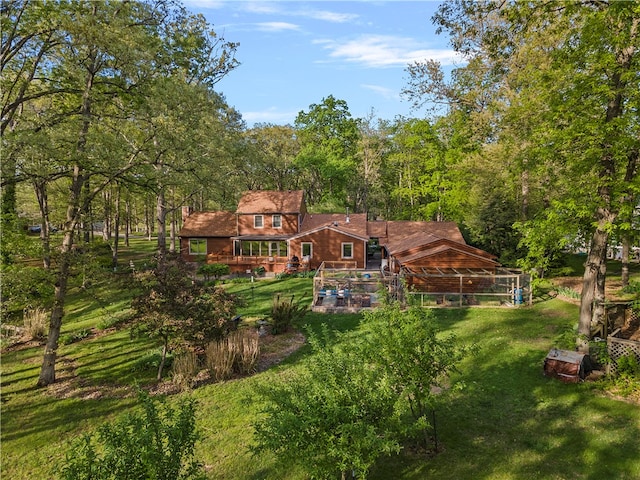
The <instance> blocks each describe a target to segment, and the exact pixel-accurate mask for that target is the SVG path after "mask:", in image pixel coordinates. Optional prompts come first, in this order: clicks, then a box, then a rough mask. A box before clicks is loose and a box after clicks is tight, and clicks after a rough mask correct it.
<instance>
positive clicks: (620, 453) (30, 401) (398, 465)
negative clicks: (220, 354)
mask: <svg viewBox="0 0 640 480" xmlns="http://www.w3.org/2000/svg"><path fill="white" fill-rule="evenodd" d="M109 285H110V286H107V285H103V286H101V289H100V290H99V292H100V293H99V295H98V294H96V295H95V296H94V298H93V299H87V298H86V297H83V296H77V297H74V298H72V299H70V300H71V301H70V303H69V305H68V312H69V314H70V315H69V323H67V325H66V327H65V331H64V333H65V334H67V335H73V333H74V332H78V331H83V330H87V329H89V331H90V334H89V335H87V336H86V338H84V339H81V340H79V341H74V342H70V343H69V344H67V345H63V346H62V347H61V350H60V363H59V369H60V370H59V372H60V373H61V376H62V377H63V378H66V380H65V381H62V382H59V384H58V385H56V386H54V387H52V388H49V389H44V390H39V389H36V388H35V383H36V380H37V376H38V372H39V367H40V361H41V354H42V348H41V347H40V346H33V345H24V346H23V347H22V348H13V349H9V350H5V351H4V352H3V354H2V467H1V468H2V470H1V475H2V477H3V478H14V479H27V478H29V479H31V478H54V477H55V471H56V468H58V467H59V466H60V465H61V464H62V462H63V461H64V455H65V451H66V450H67V447H68V444H69V442H70V441H71V440H73V439H75V438H77V437H78V436H79V435H81V434H83V433H87V432H92V431H94V430H95V428H96V427H97V426H98V425H100V424H101V423H103V422H105V421H109V420H112V419H114V418H115V417H116V416H117V415H120V414H122V413H125V412H127V411H129V410H130V409H131V408H135V407H134V403H135V400H134V398H135V397H134V395H133V391H134V385H142V386H143V387H145V388H148V387H150V386H151V385H152V383H153V377H154V374H155V363H154V362H156V361H157V356H158V348H157V346H156V345H154V344H151V343H150V342H149V341H148V340H145V339H131V338H130V336H129V333H128V330H127V328H124V329H123V328H114V327H109V326H107V324H108V322H105V320H106V319H108V318H109V317H113V316H117V315H118V312H121V311H122V310H123V309H124V308H126V296H127V294H128V292H123V291H122V290H121V289H118V283H117V282H111V283H109ZM229 288H230V289H232V290H233V291H235V292H237V293H239V294H241V295H242V296H243V297H244V298H245V299H246V300H247V305H246V306H245V307H243V309H242V311H241V313H243V315H244V316H245V318H246V319H251V318H257V317H260V316H262V315H265V313H266V312H267V311H268V308H269V306H270V302H271V298H272V296H273V295H274V294H275V293H279V292H286V293H287V294H295V295H296V298H299V297H301V296H303V295H306V298H308V299H309V301H311V290H312V280H311V279H289V280H280V281H279V280H261V281H258V282H255V283H251V284H249V283H240V284H232V285H230V287H229ZM97 299H99V301H98V300H97ZM435 315H436V317H437V320H438V323H439V325H440V326H441V328H442V329H443V331H445V332H451V333H455V334H456V335H457V336H458V338H459V339H460V341H462V342H465V343H476V344H477V345H478V346H479V347H480V351H479V354H478V355H477V356H475V357H472V358H468V359H467V360H466V361H465V362H464V363H463V364H462V365H461V369H460V372H459V374H457V375H456V378H453V379H452V383H455V384H460V385H463V386H464V388H462V389H460V390H459V391H456V393H455V395H454V396H453V399H452V401H451V402H449V403H448V404H447V405H446V406H442V407H441V409H440V411H439V412H438V432H439V437H440V438H439V440H440V445H441V447H442V451H441V452H440V453H439V454H437V455H435V456H433V455H432V456H425V455H424V454H420V453H417V452H412V451H403V452H402V453H401V454H400V455H399V456H396V457H389V458H385V459H383V460H382V461H381V462H380V463H379V465H377V466H376V468H375V469H374V471H373V473H372V475H371V477H370V478H372V479H388V478H399V479H424V478H430V479H482V478H485V479H492V480H494V479H497V480H500V479H505V480H506V479H572V480H573V479H600V478H608V479H636V478H640V462H638V458H640V444H639V443H638V441H637V439H638V438H640V404H639V403H638V402H637V401H635V402H634V401H633V397H631V398H629V397H626V398H623V397H620V396H617V395H616V394H615V392H604V391H603V390H602V389H601V388H600V387H599V384H598V383H594V382H585V383H581V384H564V383H562V382H559V381H557V380H554V379H550V378H546V377H544V376H543V374H542V365H543V360H544V358H545V355H546V354H547V352H548V351H549V349H550V348H551V347H553V346H556V345H559V344H560V343H561V342H562V341H563V339H566V338H567V336H568V335H567V332H568V331H570V330H571V329H572V328H573V327H574V326H575V324H576V323H577V315H578V309H577V306H576V305H574V304H572V303H570V302H566V301H564V300H562V299H559V298H555V299H549V298H547V299H538V300H537V301H536V302H535V303H534V306H532V307H520V308H481V309H472V308H468V309H437V310H435ZM360 320H361V316H360V315H358V314H331V315H326V314H319V313H309V314H308V315H307V316H306V317H305V319H304V321H303V323H302V324H300V325H297V327H298V329H297V330H298V332H299V333H292V334H289V335H287V336H283V337H279V338H278V337H266V338H267V340H264V341H263V345H262V347H263V353H264V355H263V360H262V368H261V370H263V371H261V372H260V373H258V374H256V375H254V376H252V377H248V378H241V379H235V380H232V381H227V382H223V383H219V384H205V385H203V386H201V387H199V388H196V389H194V390H193V391H191V392H187V393H181V394H178V395H171V396H169V397H168V398H169V401H173V400H174V399H176V398H177V397H178V396H179V395H192V396H193V397H194V398H195V399H196V400H197V401H198V403H199V408H198V428H199V431H200V433H201V436H202V439H201V441H200V443H199V445H198V452H199V457H200V459H201V461H202V462H203V463H204V464H205V466H206V470H207V472H208V476H209V478H212V479H213V478H216V479H219V478H225V479H247V480H248V479H257V478H260V479H299V478H305V477H304V475H303V474H302V471H301V469H300V467H299V466H295V465H280V464H279V463H278V461H277V459H276V458H275V457H274V456H273V455H268V454H265V455H260V456H255V455H253V454H252V451H251V444H252V430H251V424H252V421H253V420H254V419H255V418H256V415H257V414H258V411H259V407H260V405H259V404H258V403H257V399H256V397H255V396H254V393H253V387H254V386H255V385H256V384H257V382H263V381H276V380H278V379H283V378H286V377H287V376H288V375H291V374H293V373H294V372H295V370H296V368H298V360H299V359H301V358H302V357H303V356H305V355H309V354H310V350H309V349H308V347H306V346H302V348H298V347H299V346H300V344H301V340H302V336H301V335H300V333H304V332H305V331H306V329H312V330H318V329H319V328H320V327H321V325H322V324H327V325H328V326H329V327H330V328H332V329H336V330H340V331H353V332H355V333H356V334H357V331H358V328H359V323H360ZM63 386H66V387H67V388H63ZM636 398H637V397H636Z"/></svg>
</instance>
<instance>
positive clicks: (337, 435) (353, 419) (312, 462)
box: [254, 331, 400, 479]
mask: <svg viewBox="0 0 640 480" xmlns="http://www.w3.org/2000/svg"><path fill="white" fill-rule="evenodd" d="M326 337H327V335H326V331H325V338H326ZM309 341H310V343H311V346H312V348H313V350H314V355H313V357H312V358H311V361H310V362H309V363H308V364H307V369H306V370H305V371H304V373H301V374H299V375H297V376H296V377H294V378H288V379H287V381H286V382H283V383H278V384H273V383H270V384H264V385H261V386H259V387H258V393H259V394H260V395H261V396H262V397H263V398H264V399H265V400H266V407H265V408H264V410H263V412H262V413H263V415H264V416H262V417H261V419H260V420H258V421H257V422H256V423H255V424H254V427H255V438H256V439H257V445H256V450H257V451H263V450H271V451H274V452H276V454H277V455H278V457H279V458H280V459H281V460H282V461H284V462H287V463H296V464H301V465H303V466H304V467H305V468H307V469H309V470H310V473H311V474H312V475H313V476H314V478H316V477H317V478H327V477H331V476H334V475H336V474H337V473H338V472H340V473H341V474H342V478H343V479H344V478H346V476H347V475H348V474H350V473H351V472H353V473H355V474H356V476H357V477H358V478H365V477H366V474H367V472H368V471H369V469H370V468H371V466H372V465H373V464H374V462H375V461H376V460H377V459H378V458H379V457H380V456H382V455H389V454H391V453H394V452H398V451H399V450H400V444H399V442H398V425H397V421H396V416H395V410H394V405H395V403H396V398H397V396H396V395H395V393H394V392H393V391H392V390H391V389H390V388H389V385H388V383H387V382H386V381H385V379H384V378H383V377H381V376H380V375H379V374H378V373H379V372H378V371H377V370H376V369H375V368H372V367H371V366H370V365H367V364H365V363H364V362H363V361H362V360H363V356H362V352H361V351H360V349H359V348H358V346H357V345H355V344H352V343H350V344H349V345H348V348H343V347H342V346H339V345H338V346H331V347H330V346H326V345H322V343H321V342H320V341H319V340H318V339H317V338H316V337H315V336H313V335H310V340H309Z"/></svg>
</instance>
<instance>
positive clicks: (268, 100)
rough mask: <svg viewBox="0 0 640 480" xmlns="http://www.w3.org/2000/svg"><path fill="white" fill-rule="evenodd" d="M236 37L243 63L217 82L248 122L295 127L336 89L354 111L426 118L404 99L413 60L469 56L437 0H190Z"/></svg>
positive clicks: (451, 60) (447, 63) (187, 0)
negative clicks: (460, 52) (453, 41)
mask: <svg viewBox="0 0 640 480" xmlns="http://www.w3.org/2000/svg"><path fill="white" fill-rule="evenodd" d="M183 1H184V4H185V6H186V8H187V9H188V10H189V11H191V12H193V13H202V14H203V15H204V16H205V17H206V18H207V20H208V21H209V23H210V24H212V25H213V27H214V30H215V31H216V33H218V34H219V35H222V36H223V37H224V38H225V39H226V40H227V41H231V42H238V43H240V46H239V47H238V50H237V55H236V56H237V59H238V60H239V61H240V63H241V65H240V66H239V67H238V68H237V69H235V70H234V71H232V72H231V73H230V74H229V75H228V76H227V77H225V78H224V79H223V80H221V81H220V82H219V83H218V84H217V90H218V91H219V92H221V93H223V94H224V95H225V97H226V99H227V102H228V103H229V104H230V105H231V106H233V107H235V108H236V110H238V111H239V112H240V113H241V114H242V117H243V118H244V120H245V121H246V122H247V124H248V126H249V127H251V126H253V125H254V124H255V123H258V122H264V123H273V124H279V125H283V124H293V122H294V120H295V118H296V115H297V114H298V112H300V111H301V110H304V111H308V110H309V105H311V104H318V103H321V102H322V99H323V98H325V97H327V96H329V95H333V96H334V97H336V98H337V99H340V100H345V101H346V102H347V105H348V106H349V111H350V112H351V115H352V116H353V117H366V116H368V115H369V114H370V112H371V111H372V110H373V113H374V115H375V117H378V118H383V119H388V120H392V119H393V118H394V117H396V116H397V115H404V116H423V115H421V114H420V112H414V111H412V110H411V105H410V104H409V102H408V101H407V100H405V99H402V98H401V97H400V91H401V90H402V88H404V87H405V86H406V85H407V73H406V71H405V69H406V67H407V65H408V64H409V63H412V62H413V61H415V60H425V59H427V58H431V59H436V60H439V61H440V62H441V63H442V65H443V67H445V69H447V67H451V66H452V65H458V64H460V63H461V59H460V58H459V57H457V56H456V55H454V53H453V51H452V50H451V48H450V46H449V44H448V39H447V37H446V36H444V35H436V34H435V27H434V26H433V24H432V23H431V16H432V15H433V13H434V12H435V11H436V9H437V8H438V5H439V3H440V2H436V1H319V0H316V1H241V0H239V1H215V0H183Z"/></svg>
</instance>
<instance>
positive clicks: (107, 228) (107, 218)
mask: <svg viewBox="0 0 640 480" xmlns="http://www.w3.org/2000/svg"><path fill="white" fill-rule="evenodd" d="M102 198H103V199H104V217H103V222H104V223H103V224H102V239H103V240H104V241H105V242H107V243H109V242H111V192H110V191H109V189H105V190H104V192H102Z"/></svg>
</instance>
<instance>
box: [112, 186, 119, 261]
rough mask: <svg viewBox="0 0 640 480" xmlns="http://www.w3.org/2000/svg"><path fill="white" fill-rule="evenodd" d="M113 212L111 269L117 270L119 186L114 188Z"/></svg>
mask: <svg viewBox="0 0 640 480" xmlns="http://www.w3.org/2000/svg"><path fill="white" fill-rule="evenodd" d="M114 203H115V204H114V207H113V208H114V212H113V250H112V253H111V264H112V266H113V269H114V270H115V269H116V268H118V250H119V247H120V185H118V186H117V187H116V199H115V202H114Z"/></svg>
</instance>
